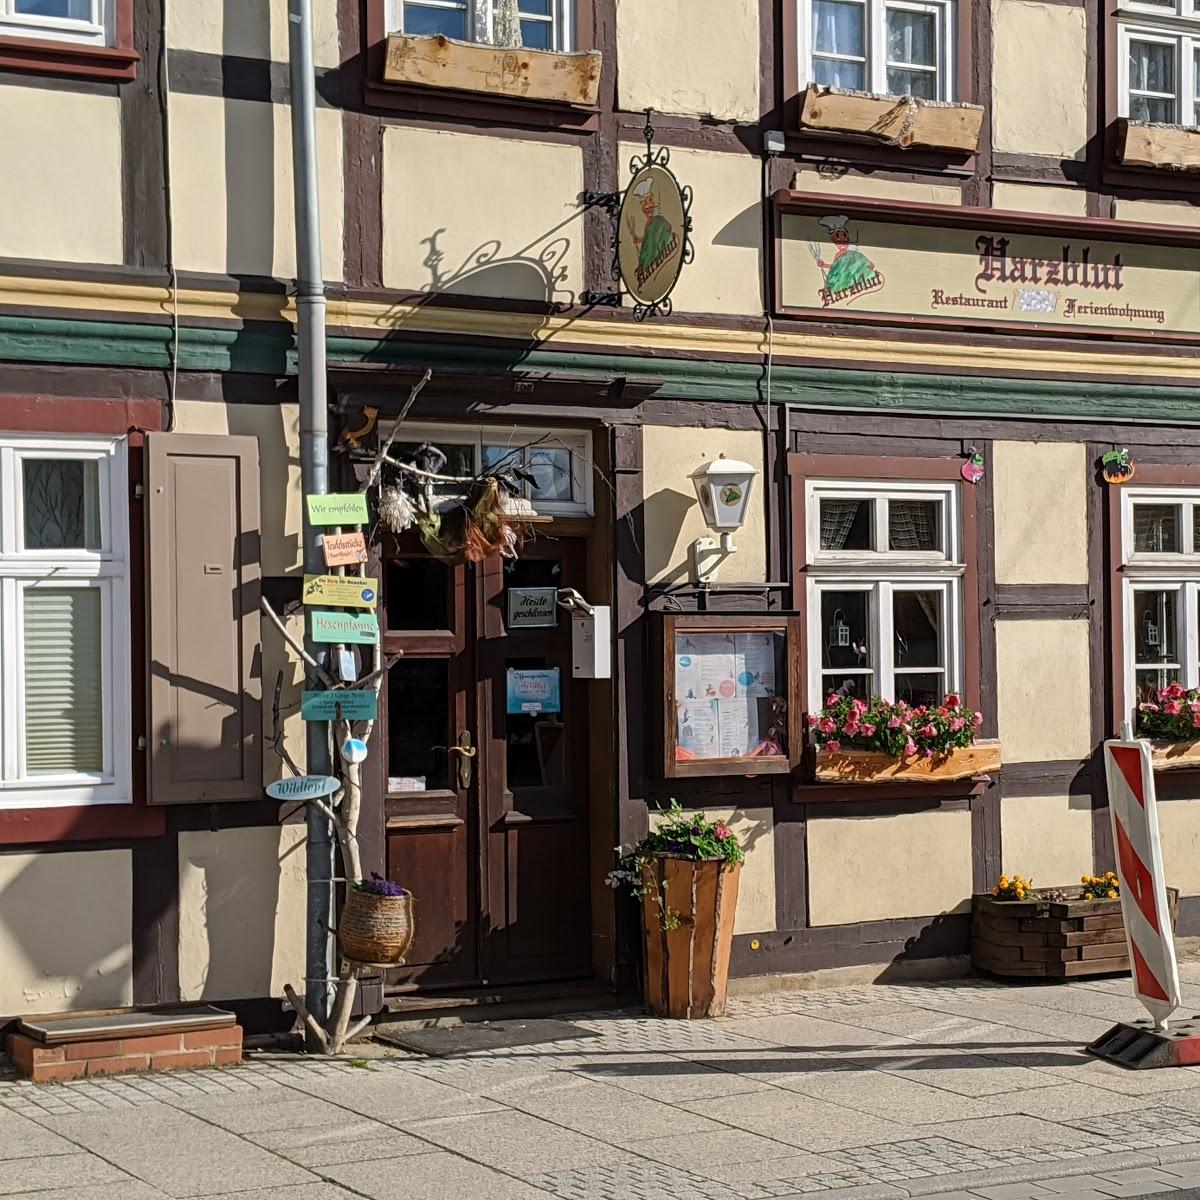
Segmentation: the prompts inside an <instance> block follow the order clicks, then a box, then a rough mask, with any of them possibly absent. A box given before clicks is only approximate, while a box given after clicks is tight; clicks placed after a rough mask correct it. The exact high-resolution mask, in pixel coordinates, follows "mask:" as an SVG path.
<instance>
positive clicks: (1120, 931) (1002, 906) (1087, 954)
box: [971, 888, 1179, 979]
mask: <svg viewBox="0 0 1200 1200" xmlns="http://www.w3.org/2000/svg"><path fill="white" fill-rule="evenodd" d="M1073 890H1074V891H1076V892H1081V891H1082V890H1083V889H1082V888H1075V889H1073ZM1167 899H1168V900H1169V902H1170V905H1171V926H1172V928H1174V926H1175V922H1176V919H1177V917H1178V915H1179V892H1178V890H1177V889H1176V888H1168V889H1167ZM971 962H972V963H973V964H974V966H976V967H978V968H979V969H980V970H983V971H987V972H989V973H990V974H992V975H1006V976H1025V977H1033V978H1040V979H1074V978H1078V977H1079V976H1081V975H1111V974H1113V973H1114V972H1118V971H1128V970H1129V949H1128V946H1127V945H1126V942H1125V922H1124V919H1123V918H1122V916H1121V902H1120V900H1079V899H1072V900H1067V901H1065V902H1063V901H1052V900H1036V899H1035V900H997V899H996V898H995V896H988V895H982V896H975V897H973V899H972V905H971Z"/></svg>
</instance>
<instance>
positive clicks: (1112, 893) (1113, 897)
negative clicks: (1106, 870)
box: [1108, 892, 1117, 900]
mask: <svg viewBox="0 0 1200 1200" xmlns="http://www.w3.org/2000/svg"><path fill="white" fill-rule="evenodd" d="M1108 898H1109V899H1110V900H1115V899H1116V898H1117V893H1116V892H1109V893H1108Z"/></svg>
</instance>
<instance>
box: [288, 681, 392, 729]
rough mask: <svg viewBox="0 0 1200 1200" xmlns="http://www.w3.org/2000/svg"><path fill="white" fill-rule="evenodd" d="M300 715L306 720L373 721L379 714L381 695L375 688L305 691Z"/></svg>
mask: <svg viewBox="0 0 1200 1200" xmlns="http://www.w3.org/2000/svg"><path fill="white" fill-rule="evenodd" d="M300 715H301V716H302V717H303V718H304V719H305V720H306V721H337V720H341V721H373V720H375V718H376V717H377V716H378V715H379V697H378V696H377V695H376V694H375V689H374V688H330V689H329V690H328V691H326V692H303V693H302V694H301V696H300Z"/></svg>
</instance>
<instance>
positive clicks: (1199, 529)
mask: <svg viewBox="0 0 1200 1200" xmlns="http://www.w3.org/2000/svg"><path fill="white" fill-rule="evenodd" d="M1192 551H1193V553H1195V554H1200V504H1194V505H1192Z"/></svg>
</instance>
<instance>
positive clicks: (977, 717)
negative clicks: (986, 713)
mask: <svg viewBox="0 0 1200 1200" xmlns="http://www.w3.org/2000/svg"><path fill="white" fill-rule="evenodd" d="M971 724H972V725H974V726H975V728H976V729H978V728H979V727H980V725H982V724H983V713H976V714H975V716H974V718H972V720H971Z"/></svg>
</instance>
